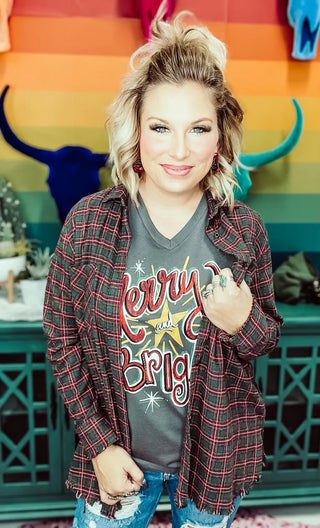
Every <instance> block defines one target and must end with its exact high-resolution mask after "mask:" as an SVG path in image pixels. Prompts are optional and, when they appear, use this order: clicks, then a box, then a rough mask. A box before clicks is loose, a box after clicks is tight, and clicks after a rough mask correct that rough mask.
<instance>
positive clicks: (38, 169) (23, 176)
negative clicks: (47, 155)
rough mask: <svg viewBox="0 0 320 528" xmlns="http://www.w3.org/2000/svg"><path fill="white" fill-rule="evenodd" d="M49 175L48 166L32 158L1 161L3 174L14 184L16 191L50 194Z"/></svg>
mask: <svg viewBox="0 0 320 528" xmlns="http://www.w3.org/2000/svg"><path fill="white" fill-rule="evenodd" d="M48 173H49V169H48V166H47V165H44V164H43V163H39V162H38V161H35V160H33V159H30V158H26V157H21V159H12V160H1V174H3V175H4V176H5V177H6V179H7V180H8V181H10V182H11V183H12V187H13V189H14V190H15V191H19V192H23V191H43V192H48V185H47V183H46V180H47V178H48Z"/></svg>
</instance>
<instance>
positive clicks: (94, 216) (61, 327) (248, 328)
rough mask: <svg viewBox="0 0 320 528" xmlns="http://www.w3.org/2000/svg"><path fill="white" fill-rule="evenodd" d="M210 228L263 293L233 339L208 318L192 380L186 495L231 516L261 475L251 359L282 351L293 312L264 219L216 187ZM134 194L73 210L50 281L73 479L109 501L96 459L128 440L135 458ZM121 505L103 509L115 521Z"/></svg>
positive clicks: (84, 491)
mask: <svg viewBox="0 0 320 528" xmlns="http://www.w3.org/2000/svg"><path fill="white" fill-rule="evenodd" d="M207 201H208V224H207V235H208V237H209V239H210V240H211V241H212V243H213V244H215V245H216V246H217V247H219V248H220V249H221V250H223V251H225V252H227V253H229V254H231V255H233V256H234V258H235V261H234V264H233V268H232V271H233V275H234V278H235V281H236V283H237V284H240V282H241V281H242V280H243V279H245V280H246V282H247V283H248V284H249V286H250V288H251V291H252V294H253V297H254V300H253V306H252V310H251V313H250V315H249V317H248V319H247V321H246V322H245V324H244V325H243V327H242V328H241V330H240V331H239V332H238V333H237V334H236V335H234V336H230V335H228V334H227V333H225V332H224V331H222V330H220V329H218V328H216V327H215V326H214V325H213V324H212V323H211V322H210V321H209V320H208V319H207V318H206V316H205V315H203V318H202V323H201V327H200V331H199V335H198V338H197V344H196V349H195V353H194V359H193V364H192V372H191V379H190V394H191V397H190V402H189V406H188V413H187V418H188V419H187V426H186V431H185V438H184V447H183V453H182V458H181V469H180V475H179V476H180V478H179V486H178V490H177V492H176V502H177V505H178V506H179V507H184V506H186V503H187V499H188V498H190V499H191V500H193V501H194V502H195V504H196V506H197V507H198V509H200V510H205V511H208V512H210V513H216V514H223V515H227V514H229V513H230V511H232V508H233V500H234V498H235V497H237V496H239V495H244V494H246V493H248V492H249V489H250V488H251V486H252V485H253V484H254V482H255V481H257V480H258V479H259V478H260V476H261V471H262V466H263V459H264V452H263V439H262V435H263V425H264V416H265V406H264V402H263V400H262V398H261V394H260V392H259V390H258V388H257V386H256V383H255V379H254V371H253V367H252V360H255V359H256V358H258V357H259V356H261V355H262V354H267V353H269V352H271V351H272V350H273V349H274V348H275V346H276V344H277V342H278V339H279V329H280V326H281V324H282V319H281V317H280V316H279V314H278V312H277V309H276V306H275V301H274V293H273V281H272V271H271V259H270V249H269V243H268V237H267V234H266V230H265V227H264V225H263V223H262V221H261V218H260V216H259V215H258V214H257V213H256V212H254V211H252V210H251V209H250V208H249V207H247V206H246V205H245V204H243V203H240V202H237V203H236V205H235V207H234V210H233V212H230V211H229V209H228V208H227V207H224V206H221V204H219V203H218V202H216V201H215V200H214V199H213V197H212V196H211V194H210V193H208V194H207ZM127 203H128V194H127V191H126V190H125V188H124V187H122V186H118V187H113V188H110V189H107V190H104V191H101V192H99V193H96V194H94V195H91V196H89V197H86V198H84V199H82V200H81V201H80V202H79V203H78V204H77V205H76V206H74V208H73V209H72V210H71V211H70V213H69V215H68V218H67V220H66V222H65V225H64V226H63V228H62V231H61V235H60V238H59V241H58V244H57V248H56V251H55V255H54V258H53V261H52V264H51V269H50V273H49V277H48V284H47V292H46V298H45V309H44V330H45V333H46V334H47V337H48V358H49V361H50V362H51V364H52V367H53V370H54V374H55V376H56V377H57V386H58V389H59V391H60V393H61V394H62V397H63V399H64V401H65V404H66V406H67V408H68V411H69V413H70V416H71V418H72V419H73V420H74V423H75V428H76V431H77V435H78V439H79V442H78V445H77V447H76V450H75V454H74V459H73V463H72V465H71V468H70V471H69V477H68V481H67V485H68V486H70V487H72V488H73V489H74V490H75V491H76V492H77V493H78V494H79V495H81V496H82V497H84V498H85V499H86V500H87V502H89V503H90V504H92V503H93V502H95V501H97V500H100V496H99V490H98V485H97V480H96V478H95V474H94V471H93V466H92V463H91V459H92V458H93V457H95V456H97V455H98V454H99V453H100V452H102V451H103V450H104V449H106V448H107V447H108V445H110V444H113V443H117V444H118V445H120V446H122V447H123V448H124V449H126V450H127V451H128V452H129V453H130V431H129V425H128V416H127V410H126V398H125V392H124V385H123V377H122V376H123V375H122V367H121V320H120V306H121V297H122V284H123V276H124V273H125V266H126V256H127V253H128V249H129V245H130V238H131V235H130V230H129V224H128V206H127ZM114 511H115V507H109V506H107V505H106V504H103V508H102V513H104V514H106V515H109V516H113V515H114Z"/></svg>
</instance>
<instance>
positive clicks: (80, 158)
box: [0, 86, 109, 222]
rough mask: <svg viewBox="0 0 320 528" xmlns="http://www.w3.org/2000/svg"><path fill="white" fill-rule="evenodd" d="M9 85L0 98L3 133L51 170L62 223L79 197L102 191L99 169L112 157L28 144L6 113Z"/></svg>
mask: <svg viewBox="0 0 320 528" xmlns="http://www.w3.org/2000/svg"><path fill="white" fill-rule="evenodd" d="M8 89H9V86H6V87H5V88H4V90H3V92H2V94H1V97H0V130H1V132H2V134H3V137H4V139H5V140H6V141H7V143H9V145H11V147H13V148H14V149H16V150H18V151H19V152H22V154H25V155H26V156H29V157H30V158H33V159H35V160H37V161H40V162H41V163H45V164H46V165H48V167H49V176H48V179H47V183H48V186H49V188H50V192H51V195H52V197H53V198H54V200H55V202H56V206H57V209H58V214H59V218H60V220H61V222H64V220H65V218H66V216H67V214H68V212H69V211H70V209H71V207H72V206H73V205H74V204H75V203H77V202H78V201H79V200H80V198H82V197H83V196H87V195H89V194H92V193H94V192H96V191H98V190H99V189H100V176H99V170H100V169H101V168H102V167H104V166H105V165H106V163H107V161H108V158H109V154H106V153H105V152H104V153H101V154H95V153H93V152H91V150H89V149H87V148H85V147H80V146H66V147H62V148H61V149H59V150H45V149H40V148H37V147H34V146H32V145H27V144H26V143H23V141H21V139H19V138H18V137H17V136H16V134H15V133H14V132H13V130H12V129H11V127H10V125H9V123H8V121H7V118H6V115H5V111H4V99H5V96H6V93H7V91H8Z"/></svg>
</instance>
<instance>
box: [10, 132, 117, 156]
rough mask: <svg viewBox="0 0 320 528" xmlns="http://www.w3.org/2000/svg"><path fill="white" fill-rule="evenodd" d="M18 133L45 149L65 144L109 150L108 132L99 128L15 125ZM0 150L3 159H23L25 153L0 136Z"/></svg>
mask: <svg viewBox="0 0 320 528" xmlns="http://www.w3.org/2000/svg"><path fill="white" fill-rule="evenodd" d="M13 130H14V132H15V133H16V135H17V136H18V137H19V138H20V139H21V140H22V141H24V142H25V143H27V144H28V145H32V146H35V147H37V148H43V149H45V150H57V149H59V148H61V147H64V146H67V145H68V146H69V145H70V146H72V145H79V146H81V147H86V148H88V149H90V150H92V151H93V152H100V153H103V152H108V150H109V145H108V137H107V132H106V131H105V129H104V128H103V127H99V128H70V127H20V126H15V127H13ZM0 152H1V158H2V159H21V158H22V157H24V158H25V156H24V155H23V154H21V153H20V152H18V151H17V150H15V149H14V148H13V147H11V146H10V145H8V143H6V142H5V140H4V139H3V137H1V138H0Z"/></svg>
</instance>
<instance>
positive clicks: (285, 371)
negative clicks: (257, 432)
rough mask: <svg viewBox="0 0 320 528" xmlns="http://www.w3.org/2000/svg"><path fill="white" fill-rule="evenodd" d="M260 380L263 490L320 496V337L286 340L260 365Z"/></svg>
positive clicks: (262, 359) (281, 340)
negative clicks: (263, 418)
mask: <svg viewBox="0 0 320 528" xmlns="http://www.w3.org/2000/svg"><path fill="white" fill-rule="evenodd" d="M256 379H257V381H258V384H259V386H260V387H261V388H262V392H263V396H264V399H265V402H266V422H265V432H264V445H265V451H266V455H267V465H266V468H265V470H264V472H263V479H262V485H261V488H263V486H266V487H267V486H268V484H269V485H270V486H272V488H273V495H274V496H275V495H277V494H281V493H286V491H285V489H286V488H287V492H288V494H289V493H290V489H291V490H292V488H295V489H296V490H298V494H299V495H300V496H301V495H305V496H308V495H309V497H308V498H311V496H312V495H318V496H319V493H320V336H319V335H283V336H282V337H281V339H280V342H279V346H278V347H277V349H276V350H275V351H274V352H273V353H272V354H271V355H270V357H267V356H263V357H261V358H260V359H259V360H258V361H257V368H256ZM291 493H294V492H292V491H291Z"/></svg>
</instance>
